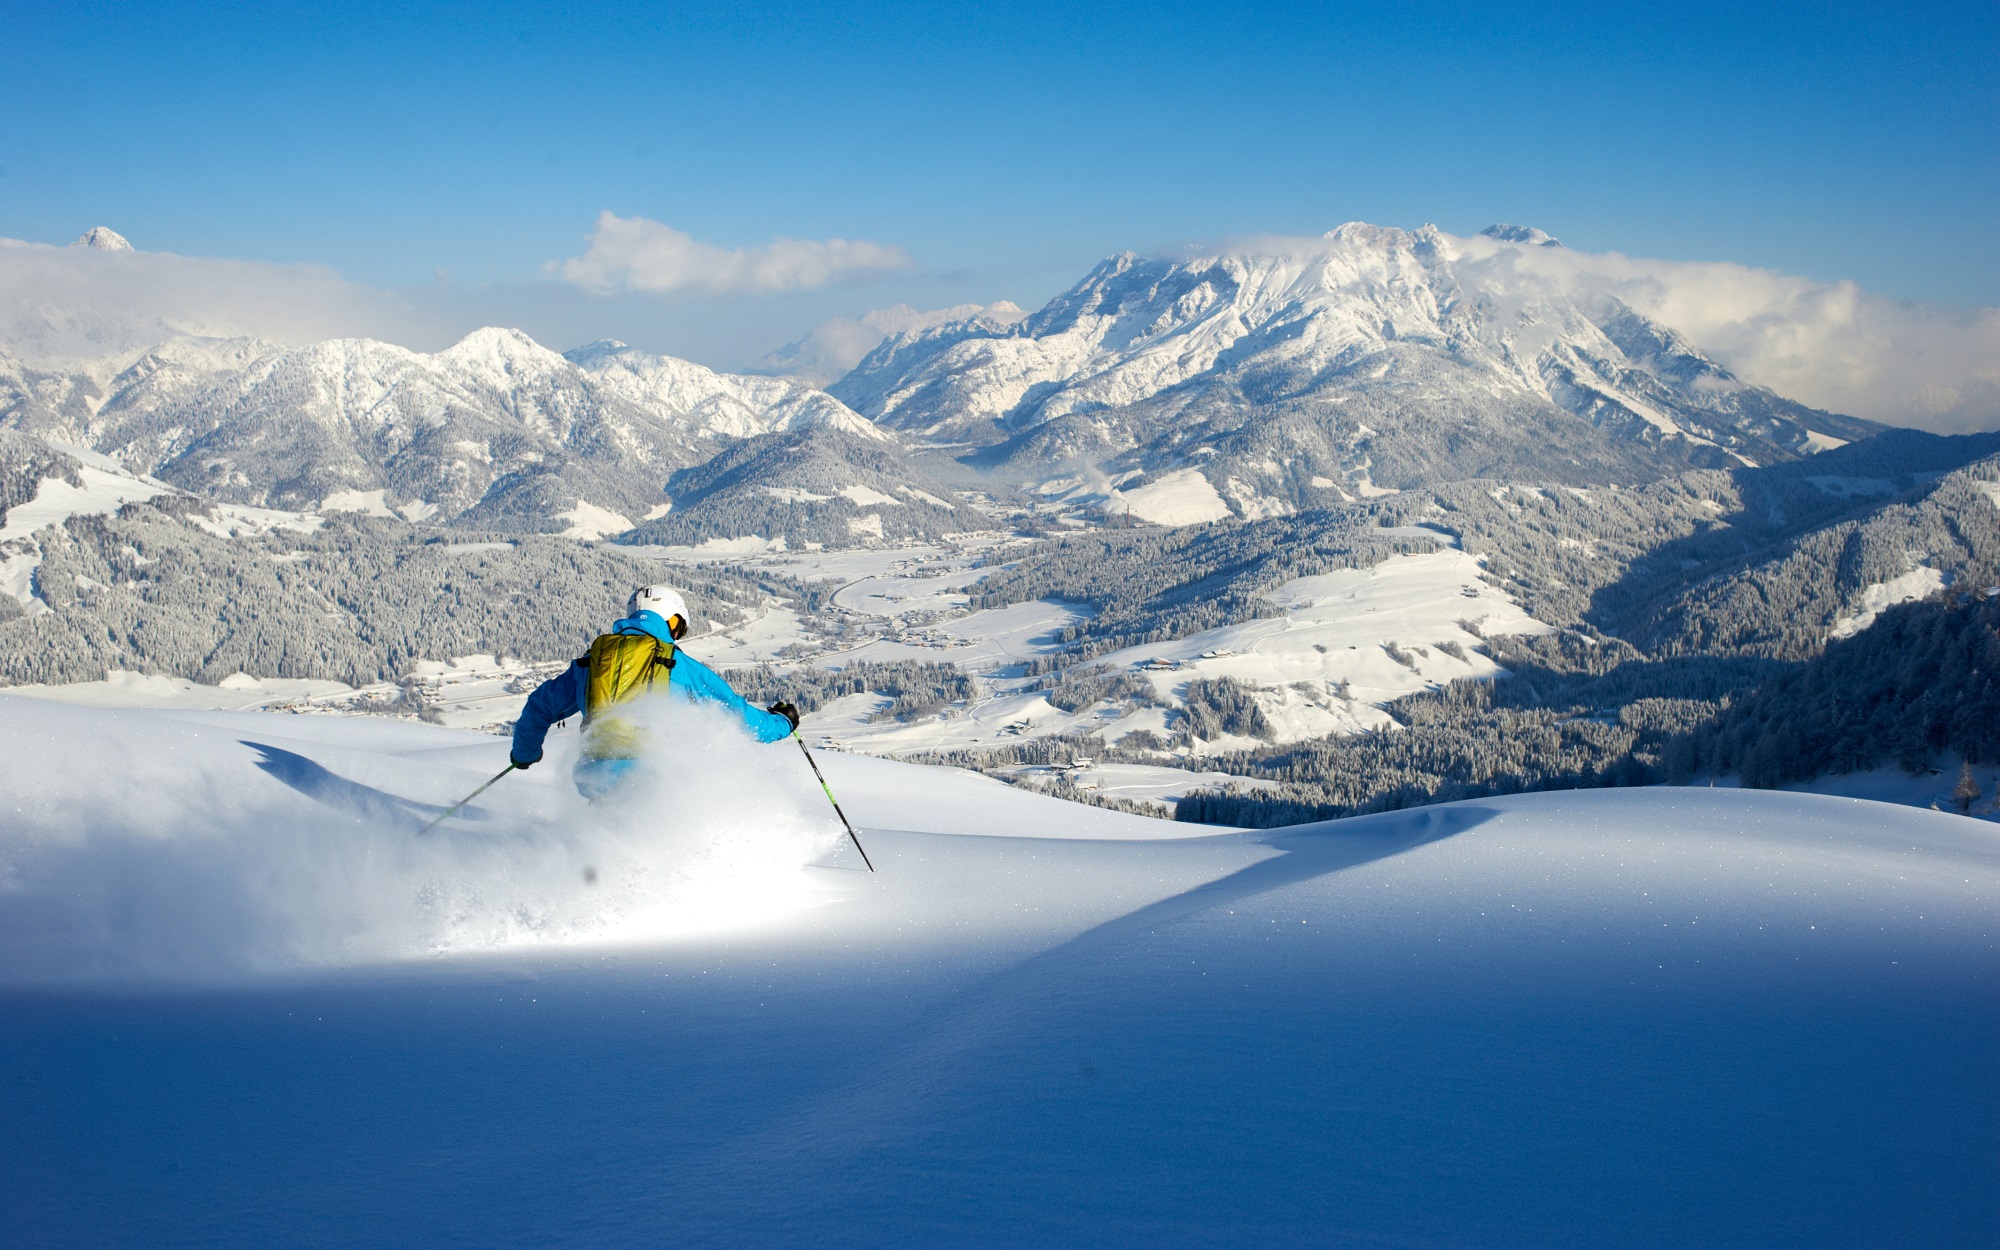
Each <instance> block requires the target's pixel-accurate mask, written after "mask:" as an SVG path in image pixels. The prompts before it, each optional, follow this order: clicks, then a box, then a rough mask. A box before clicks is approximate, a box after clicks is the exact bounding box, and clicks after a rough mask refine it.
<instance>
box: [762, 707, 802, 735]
mask: <svg viewBox="0 0 2000 1250" xmlns="http://www.w3.org/2000/svg"><path fill="white" fill-rule="evenodd" d="M764 710H765V711H767V712H769V713H771V715H773V716H782V717H784V718H785V719H786V720H788V721H790V722H792V728H793V729H797V728H798V727H799V710H798V709H797V708H795V707H793V706H792V705H791V704H789V703H782V702H780V703H773V704H772V705H771V706H770V707H767V708H765V709H764Z"/></svg>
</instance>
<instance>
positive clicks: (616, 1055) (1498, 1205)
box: [0, 701, 2000, 1247]
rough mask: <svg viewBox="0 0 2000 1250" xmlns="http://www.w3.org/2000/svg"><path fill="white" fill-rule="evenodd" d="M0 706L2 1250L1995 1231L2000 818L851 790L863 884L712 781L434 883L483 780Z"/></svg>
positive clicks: (237, 717)
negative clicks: (447, 810) (446, 817)
mask: <svg viewBox="0 0 2000 1250" xmlns="http://www.w3.org/2000/svg"><path fill="white" fill-rule="evenodd" d="M0 709H4V714H0V734H4V735H5V740H6V745H7V747H8V751H9V755H10V759H11V760H12V761H13V763H14V765H15V766H14V767H12V768H10V769H9V770H7V772H6V773H5V774H4V775H0V803H4V805H5V809H6V810H9V811H11V812H13V813H14V815H13V816H12V817H11V818H10V820H9V821H8V822H7V824H6V825H5V827H4V831H0V856H4V858H0V864H4V871H5V878H4V880H5V887H4V889H0V975H4V977H5V979H6V981H7V982H8V983H10V984H11V985H13V986H15V987H26V986H30V985H34V986H38V987H40V988H38V989H36V990H35V991H34V992H32V993H19V992H10V993H8V995H7V997H6V998H5V1000H4V1008H0V1070H4V1071H5V1072H6V1073H8V1075H9V1081H10V1083H9V1087H8V1088H9V1093H8V1096H7V1097H6V1098H5V1099H0V1134H4V1138H5V1140H6V1141H8V1142H9V1143H10V1146H11V1147H12V1148H11V1149H10V1150H9V1151H7V1152H6V1154H5V1157H4V1160H0V1190H4V1194H5V1197H6V1201H5V1202H4V1203H0V1239H4V1240H6V1241H7V1242H8V1243H9V1244H14V1245H31V1244H65V1245H76V1244H104V1243H114V1242H117V1243H124V1242H132V1243H143V1244H147V1245H158V1246H173V1245H192V1244H197V1243H199V1244H205V1245H260V1244H271V1243H273V1242H279V1241H294V1240H298V1239H300V1238H301V1237H305V1236H307V1235H308V1234H309V1235H310V1237H311V1238H313V1239H318V1240H325V1241H327V1242H329V1243H340V1244H385V1243H388V1242H397V1243H402V1244H439V1243H445V1242H452V1243H465V1244H482V1245H500V1244H506V1245H517V1244H518V1245H526V1244H541V1245H579V1246H582V1245H589V1246H594V1247H602V1246H623V1245H658V1244H668V1243H670V1244H700V1245H716V1246H735V1245H743V1246H760V1247H767V1246H774V1245H776V1246H785V1245H815V1246H826V1245H834V1246H890V1245H918V1244H930V1245H943V1244H949V1245H961V1246H962V1245H981V1246H984V1245H992V1246H1022V1245H1058V1244H1062V1245H1080V1244H1120V1243H1133V1244H1146V1245H1219V1244H1246V1243H1248V1244H1258V1245H1315V1246H1320V1245H1380V1244H1438V1245H1491V1244H1535V1245H1544V1244H1588V1245H1616V1246H1627V1245H1630V1246H1669V1245H1688V1244H1703V1245H1720V1244H1741V1245H1759V1246H1800V1247H1805V1246H1811V1247H1824V1246H1873V1245H1887V1244H1921V1245H1936V1246H1961V1245H1963V1246H1970V1245H1977V1244H1982V1243H1983V1242H1985V1241H1986V1240H1987V1239H1988V1237H1989V1236H1990V1233H1991V1230H1992V1228H1993V1221H1994V1218H1995V1215H1996V1206H1995V1197H1994V1195H1995V1194H1996V1193H2000V1187H1996V1184H1995V1182H1996V1180H2000V1177H1996V1175H1995V1171H1994V1163H1993V1158H1992V1152H1991V1150H1990V1146H1991V1128H1992V1125H1993V1123H1994V1122H1995V1117H1996V1115H2000V1084H1996V1082H1995V1079H1994V1075H1993V1065H1992V1055H1993V1053H1994V1050H1995V1047H1996V1045H2000V1005H1996V999H1995V995H1994V978H1995V976H1996V975H2000V954H1996V940H2000V929H1996V919H1995V917H1996V916H2000V853H1996V847H1995V845H1994V842H1993V839H1992V836H1991V834H1990V832H1989V831H1988V829H1987V827H1986V826H1984V825H1982V824H1979V823H1976V822H1971V821H1964V820H1961V819H1958V818H1955V817H1949V816H1942V815H1938V814H1935V813H1926V812H1920V811H1912V810H1909V809H1895V808H1886V807H1882V806H1880V805H1875V804H1870V803H1864V802H1856V801H1851V800H1836V799H1824V798H1815V797H1810V796H1795V795H1777V794H1753V793H1744V792H1736V791H1725V790H1717V791H1709V790H1643V791H1594V792H1587V793H1577V794H1543V795H1532V796H1520V797H1516V798H1512V799H1503V800H1490V801H1485V802H1479V803H1469V804H1457V805H1451V806H1447V807H1441V808H1431V809H1425V810H1421V811H1412V812H1400V813H1390V814H1387V815H1384V816H1378V817H1370V818H1366V819H1362V820H1356V821H1350V822H1340V823H1334V824H1327V825H1318V826H1307V827H1302V828H1297V829H1291V830H1279V831H1272V832H1268V833H1262V834H1228V833H1225V834H1220V835H1213V836H1206V837H1196V838H1187V837H1176V836H1173V835H1178V834H1185V833H1187V832H1188V830H1187V829H1186V828H1185V827H1177V826H1173V825H1165V824H1160V823H1158V822H1151V821H1146V820H1142V819H1139V818H1135V817H1123V816H1118V815H1115V814H1112V813H1104V812H1094V811H1091V810H1088V809H1082V808H1077V807H1075V806H1073V805H1065V804H1057V803H1051V802H1045V801H1038V800H1036V799H1034V798H1032V797H1030V796H1024V795H1019V794H1014V793H1011V792H1008V791H1005V790H1001V789H999V788H998V787H994V786H992V785H990V783H984V782H982V781H980V780H979V779H977V778H965V777H963V776H962V775H954V774H949V773H942V772H938V771H935V770H928V771H927V770H916V769H911V768H909V767H907V766H901V765H895V764H892V763H888V762H885V761H870V760H862V759H857V758H853V757H843V756H837V755H829V756H826V757H825V763H826V764H827V766H828V770H829V776H830V780H831V781H832V784H833V786H834V788H835V792H836V793H838V794H839V795H840V796H841V797H842V799H843V801H844V802H845V803H846V805H847V806H848V808H849V810H850V811H851V812H852V813H854V815H855V816H856V817H857V819H858V820H859V821H860V822H861V824H862V826H863V836H864V837H865V838H866V839H867V841H868V846H869V850H870V853H871V854H872V855H873V856H874V858H875V861H876V863H877V865H878V867H879V868H880V872H879V873H877V874H874V875H869V874H867V873H864V872H858V871H854V869H855V868H856V866H857V865H856V864H855V863H854V860H853V857H852V852H851V851H849V850H846V849H844V839H843V838H842V836H841V835H840V833H839V831H838V828H837V826H835V825H833V824H832V822H831V820H830V818H829V814H828V813H827V811H826V809H825V804H824V800H823V799H822V798H821V797H820V796H819V795H818V794H817V793H816V791H815V789H814V787H813V785H812V783H811V780H810V776H809V774H806V773H805V770H804V763H803V761H801V760H799V759H798V758H797V755H796V753H795V752H793V751H791V750H790V749H789V748H788V747H787V746H785V745H784V744H779V745H778V746H775V747H771V748H759V747H755V746H752V745H750V744H748V743H746V742H742V741H741V740H740V739H737V740H733V739H732V738H731V736H730V735H726V734H707V733H703V734H698V735H694V736H691V737H688V738H687V739H685V740H684V741H683V743H682V747H681V754H680V755H679V757H678V758H677V759H676V761H675V763H676V768H675V770H674V774H673V778H674V780H673V785H672V787H671V788H670V789H666V790H658V791H655V792H653V793H651V794H649V795H646V796H645V797H644V799H643V801H641V802H639V803H636V804H634V805H631V806H628V807H623V808H614V809H609V810H603V809H599V810H589V809H585V808H583V807H582V806H581V805H580V804H578V803H576V802H575V801H574V800H573V799H571V798H569V797H566V796H565V794H564V787H563V786H562V784H561V782H562V778H561V777H560V775H559V774H560V771H561V770H560V766H559V763H555V762H552V763H551V764H550V765H546V766H544V767H541V768H538V769H537V770H536V771H534V772H532V773H530V774H528V775H526V776H523V777H516V778H510V779H509V780H507V781H506V782H503V783H502V785H501V786H500V787H497V788H496V789H494V790H493V791H490V792H489V793H488V795H487V796H486V797H485V798H484V799H482V800H481V801H480V803H479V804H478V810H477V811H475V812H473V813H471V814H470V815H469V816H468V818H467V819H464V820H458V821H454V822H451V823H450V824H448V825H447V826H446V827H445V828H444V829H442V830H440V831H439V832H437V833H433V834H430V835H428V836H426V837H423V838H419V837H417V836H415V833H414V831H415V829H416V827H417V826H418V825H419V824H420V823H421V822H422V821H423V820H425V819H428V817H429V816H430V814H432V813H433V812H434V811H435V810H436V809H437V805H438V804H439V803H441V802H443V801H446V800H448V799H449V798H453V797H456V796H457V795H458V794H461V793H463V792H464V791H465V790H468V789H470V788H471V786H472V785H473V784H476V783H477V781H479V780H481V779H483V777H484V776H486V775H490V773H491V771H492V770H494V769H495V768H497V766H498V763H499V761H500V760H501V758H502V754H503V752H504V747H503V745H502V744H501V743H499V742H497V741H494V740H491V739H480V738H477V737H475V736H472V735H465V734H459V733H454V732H452V731H448V730H440V729H435V728H432V727H428V726H417V725H407V724H392V723H385V722H380V721H357V720H323V719H313V718H298V717H274V716H261V715H253V714H234V715H232V714H224V713H186V714H180V715H162V714H147V713H133V712H127V713H111V712H101V711H91V710H87V709H74V708H57V707H52V706H45V705H28V704H23V703H20V702H16V701H0ZM704 728H706V727H704ZM688 752H692V754H688ZM557 754H560V752H558V753H557ZM107 761H116V762H115V763H107ZM912 779H919V780H920V782H921V784H920V785H919V784H912ZM107 781H110V782H111V783H112V784H107ZM1155 834H1156V835H1159V836H1149V835H1155ZM1135 835H1136V838H1135ZM1106 839H1115V840H1106ZM310 968H319V969H324V970H328V971H331V970H333V969H339V970H340V972H339V975H325V974H324V973H322V974H318V975H307V976H301V975H300V974H301V971H302V970H304V969H310ZM188 978H195V979H197V980H212V979H215V978H222V979H224V980H226V981H229V982H231V983H232V988H231V989H230V990H229V991H228V992H227V993H220V994H218V993H213V992H173V987H174V986H175V985H177V984H178V985H182V986H186V984H187V979H188ZM107 979H109V980H110V981H111V982H112V983H114V984H116V983H122V984H128V985H130V984H133V983H134V981H135V979H136V982H137V983H138V984H140V985H143V986H145V987H146V991H147V992H145V993H143V994H139V995H135V996H127V995H111V996H105V995H103V994H102V993H101V992H100V991H98V990H89V991H87V992H82V993H79V992H78V990H79V989H80V988H82V987H86V986H91V985H99V986H101V985H102V984H103V983H104V982H105V981H106V980H107ZM163 990H164V991H167V992H165V993H162V991H163Z"/></svg>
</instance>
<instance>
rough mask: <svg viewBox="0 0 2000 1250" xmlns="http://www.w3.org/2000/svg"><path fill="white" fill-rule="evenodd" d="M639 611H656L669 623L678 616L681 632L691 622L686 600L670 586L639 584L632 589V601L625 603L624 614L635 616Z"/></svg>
mask: <svg viewBox="0 0 2000 1250" xmlns="http://www.w3.org/2000/svg"><path fill="white" fill-rule="evenodd" d="M641 612H655V613H658V614H659V617H660V619H661V620H663V621H665V622H667V623H668V624H669V625H671V624H673V620H674V618H675V617H677V616H678V617H680V618H681V630H682V631H683V632H684V631H686V629H687V628H688V627H689V626H690V625H691V624H692V623H693V621H692V618H690V617H689V615H688V605H687V600H685V599H683V598H681V592H680V591H678V590H675V589H674V588H673V587H672V586H641V587H639V589H637V590H635V591H633V592H632V601H631V602H630V603H627V604H626V605H625V614H626V615H627V616H637V615H639V613H641Z"/></svg>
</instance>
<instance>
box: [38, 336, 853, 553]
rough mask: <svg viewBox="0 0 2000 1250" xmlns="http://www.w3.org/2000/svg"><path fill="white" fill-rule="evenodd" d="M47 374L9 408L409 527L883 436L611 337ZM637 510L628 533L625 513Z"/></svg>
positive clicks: (330, 346)
mask: <svg viewBox="0 0 2000 1250" xmlns="http://www.w3.org/2000/svg"><path fill="white" fill-rule="evenodd" d="M99 372H100V373H106V374H107V375H108V376H103V377H99V376H96V375H94V374H91V373H90V372H89V371H88V370H85V371H82V372H70V373H37V372H35V371H33V370H31V369H28V368H27V367H26V366H25V365H21V364H20V362H13V363H12V365H11V366H9V365H8V362H6V361H4V360H0V373H4V374H5V377H4V379H0V403H4V407H0V420H4V421H5V423H6V424H7V425H8V426H10V427H12V428H18V429H24V430H28V431H31V432H35V433H39V434H43V435H45V436H48V437H52V438H58V439H62V440H63V441H67V442H73V443H78V444H81V445H85V446H89V447H93V448H95V449H96V450H98V451H101V452H106V453H109V454H113V455H117V456H119V457H120V458H121V459H123V460H124V461H125V462H126V463H127V464H129V465H132V466H134V467H136V468H139V469H142V470H145V471H149V472H154V473H157V474H158V475H159V476H161V477H162V478H164V479H166V480H168V481H171V482H173V483H175V484H176V485H179V486H183V487H186V488H188V489H191V490H195V491H198V492H200V493H203V494H205V495H208V496H210V497H213V498H217V499H222V500H226V501H230V502H235V503H246V504H254V505H260V506H274V507H289V508H313V507H318V506H320V504H321V503H322V502H323V501H325V500H326V499H328V498H329V497H333V496H339V495H343V494H346V493H348V492H362V493H368V492H373V491H378V490H379V491H383V492H384V506H385V507H386V508H388V509H391V510H393V511H395V512H397V513H398V514H401V515H406V516H410V517H411V518H412V519H421V518H433V517H435V518H439V519H449V518H452V517H457V516H468V517H469V518H470V519H472V520H474V521H477V522H482V523H487V524H497V523H508V524H513V525H517V526H519V525H524V524H525V525H526V526H527V527H528V528H537V527H539V528H546V529H551V530H557V531H559V530H562V529H564V528H565V527H566V526H568V527H571V528H573V527H574V526H573V524H571V523H572V522H574V520H575V518H574V516H573V514H574V513H576V512H577V510H578V509H579V508H580V507H582V506H584V505H588V509H587V510H588V511H589V512H590V515H591V516H592V517H593V518H594V521H593V525H594V528H595V529H596V530H597V531H598V532H604V531H605V530H606V529H607V528H608V529H609V530H611V531H612V532H615V531H616V530H622V529H625V528H629V527H630V525H632V524H635V523H637V522H638V521H639V520H641V519H643V518H644V516H645V514H646V513H647V511H649V510H650V509H652V508H653V507H656V506H657V505H658V504H659V503H660V502H661V501H662V496H661V495H660V484H661V482H662V481H664V479H665V477H666V476H667V474H669V473H671V472H672V471H673V470H675V469H678V468H684V467H686V466H688V465H691V464H697V463H700V462H701V461H703V460H705V459H707V458H709V457H710V456H712V455H714V454H715V452H716V451H717V450H719V449H721V448H722V447H724V446H727V445H729V444H731V443H733V442H735V441H737V440H740V439H743V438H747V437H751V436H754V435H759V434H766V433H771V432H774V431H785V430H805V429H819V428H828V429H838V430H841V431H844V432H846V433H848V434H851V435H855V436H856V437H859V438H862V439H864V440H873V441H878V442H880V441H885V436H884V435H883V434H882V433H881V432H880V431H879V430H878V429H876V428H875V427H874V426H873V425H872V424H871V423H869V422H867V421H864V420H862V419H860V418H859V417H857V416H856V415H855V414H853V413H852V412H849V411H848V410H847V409H846V408H844V407H842V406H841V404H840V403H839V402H838V401H836V400H833V399H831V398H830V397H828V396H827V395H825V394H824V393H823V392H819V391H814V390H810V389H808V388H805V387H801V386H798V385H796V384H793V383H790V382H786V381H783V380H780V379H775V378H762V377H742V376H736V375H731V374H721V373H716V372H714V371H713V370H709V369H705V368H702V367H701V366H699V365H694V364H690V363H688V362H687V361H682V360H675V359H673V358H671V357H665V356H654V355H649V354H646V353H643V352H638V351H634V350H633V349H631V348H627V347H625V346H623V345H622V344H617V343H608V342H607V343H597V344H592V345H591V346H589V347H586V348H581V349H579V350H577V351H575V352H572V353H570V354H569V355H568V356H562V355H558V354H557V353H555V352H552V351H550V350H548V349H546V348H544V347H542V346H540V345H539V344H537V343H535V342H534V341H533V340H531V339H529V338H528V337H527V336H526V335H524V334H521V333H520V332H519V331H515V330H501V329H492V328H489V329H484V330H479V331H476V332H474V333H473V334H470V335H468V336H467V337H466V338H464V339H463V340H461V341H460V342H458V343H456V344H454V345H453V346H451V347H449V348H447V349H445V350H444V351H441V352H435V353H423V352H413V351H409V350H406V349H404V348H401V347H396V346H393V345H391V344H387V343H379V342H374V341H372V340H367V339H335V340H330V341H328V342H324V343H318V344H314V345H312V346H309V347H302V348H295V349H290V350H284V349H279V348H277V347H274V346H272V345H269V344H264V343H258V342H256V341H254V340H245V339H230V340H205V339H189V338H176V339H171V340H169V341H167V342H165V343H163V344H161V345H160V346H159V347H157V348H154V349H153V350H151V351H148V352H146V353H144V354H142V355H140V356H139V357H138V358H137V359H136V360H132V361H131V362H129V363H124V362H117V363H116V372H115V373H112V372H110V366H106V367H104V368H100V369H99ZM620 519H622V520H623V521H624V522H625V523H624V524H623V525H619V524H616V522H617V521H618V520H620Z"/></svg>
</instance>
